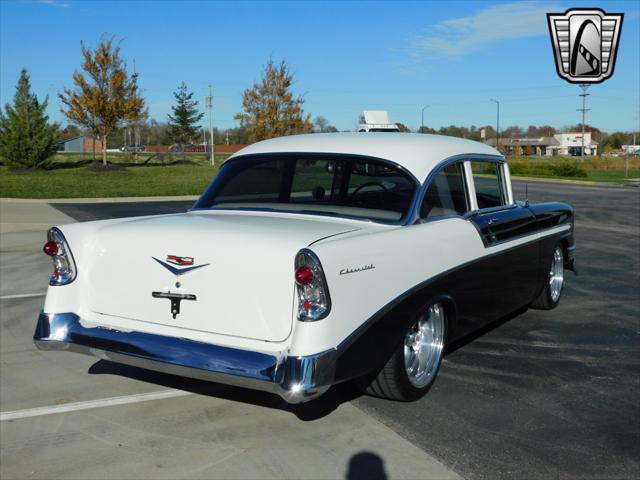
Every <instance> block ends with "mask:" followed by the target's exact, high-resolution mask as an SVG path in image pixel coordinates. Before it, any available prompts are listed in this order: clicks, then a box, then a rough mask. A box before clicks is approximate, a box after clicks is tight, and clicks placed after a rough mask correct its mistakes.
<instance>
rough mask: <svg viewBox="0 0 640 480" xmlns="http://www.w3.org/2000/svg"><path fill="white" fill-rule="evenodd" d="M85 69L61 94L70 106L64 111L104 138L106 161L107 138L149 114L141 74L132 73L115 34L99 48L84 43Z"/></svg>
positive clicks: (70, 117) (104, 161)
mask: <svg viewBox="0 0 640 480" xmlns="http://www.w3.org/2000/svg"><path fill="white" fill-rule="evenodd" d="M81 47H82V58H83V62H82V70H84V72H75V73H74V74H73V83H74V88H73V89H69V88H65V89H64V92H63V93H60V94H59V95H58V96H59V97H60V100H61V101H62V103H63V104H64V106H65V107H66V108H62V109H61V110H62V113H63V114H64V115H65V116H66V117H67V118H68V119H69V120H70V121H71V122H73V123H75V124H76V125H80V126H82V127H85V128H87V129H88V130H90V131H91V132H92V133H93V134H94V135H97V136H99V137H100V139H101V140H102V163H103V164H104V165H106V164H107V138H108V137H109V135H110V134H111V133H113V132H114V131H116V130H117V129H118V128H121V127H122V126H123V125H124V124H125V123H127V122H136V121H139V120H142V119H144V118H146V115H147V112H146V110H145V103H144V99H143V98H142V97H141V95H140V90H139V89H138V83H137V82H138V74H137V73H133V74H131V75H129V73H128V72H127V64H126V63H125V62H124V60H122V58H121V57H120V47H114V46H113V38H109V39H106V40H102V41H101V42H100V45H98V47H97V48H96V49H95V50H90V49H89V48H87V47H86V46H85V45H84V43H81Z"/></svg>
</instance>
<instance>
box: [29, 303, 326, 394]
mask: <svg viewBox="0 0 640 480" xmlns="http://www.w3.org/2000/svg"><path fill="white" fill-rule="evenodd" d="M33 339H34V343H35V344H36V346H37V347H38V348H39V349H40V350H69V351H73V352H77V353H83V354H87V355H93V356H96V357H98V358H102V359H105V360H110V361H114V362H117V363H124V364H127V365H132V366H135V367H141V368H146V369H149V370H155V371H161V372H165V373H170V374H173V375H181V376H185V377H191V378H197V379H201V380H206V381H213V382H218V383H223V384H227V385H235V386H238V387H245V388H251V389H255V390H262V391H266V392H271V393H276V394H278V395H280V396H281V397H282V398H283V399H284V400H286V401H287V402H289V403H300V402H306V401H309V400H313V399H314V398H316V397H318V396H320V395H322V394H323V393H324V392H325V391H327V390H328V389H329V387H330V386H331V385H332V384H333V381H334V376H335V362H336V351H335V350H333V349H332V350H327V351H325V352H321V353H318V354H316V355H309V356H304V357H296V356H292V357H287V356H286V355H284V354H283V355H280V356H275V355H270V354H266V353H261V352H253V351H248V350H240V349H236V348H229V347H223V346H220V345H212V344H207V343H202V342H196V341H194V340H187V339H184V338H174V337H166V336H162V335H156V334H151V333H143V332H122V331H118V330H113V329H110V328H106V327H100V326H96V327H87V326H83V325H82V321H81V319H80V317H79V316H78V315H76V314H75V313H56V314H49V313H45V312H41V313H40V316H39V317H38V323H37V326H36V330H35V333H34V335H33Z"/></svg>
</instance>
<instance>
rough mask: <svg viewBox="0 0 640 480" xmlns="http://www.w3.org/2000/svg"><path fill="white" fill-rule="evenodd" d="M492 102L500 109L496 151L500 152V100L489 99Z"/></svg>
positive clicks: (497, 122) (497, 118)
mask: <svg viewBox="0 0 640 480" xmlns="http://www.w3.org/2000/svg"><path fill="white" fill-rule="evenodd" d="M489 100H490V101H491V102H495V104H496V106H497V107H498V114H497V117H496V150H498V151H500V100H494V99H493V98H491V99H489Z"/></svg>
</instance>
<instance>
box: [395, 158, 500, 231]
mask: <svg viewBox="0 0 640 480" xmlns="http://www.w3.org/2000/svg"><path fill="white" fill-rule="evenodd" d="M465 161H475V162H502V163H506V161H507V160H506V159H505V158H504V157H503V156H502V155H487V154H480V153H478V154H474V153H463V154H460V155H453V156H451V157H448V158H445V159H444V160H442V161H441V162H440V163H438V164H437V165H436V166H435V167H433V169H432V170H431V171H430V172H429V175H427V178H426V179H425V180H424V182H423V183H422V185H420V188H419V189H418V191H417V192H416V194H415V195H414V197H413V204H412V205H411V208H410V210H409V214H408V215H407V216H406V220H405V222H404V225H411V224H413V223H420V205H421V204H422V199H423V198H424V196H425V194H426V192H427V188H429V184H430V183H431V180H432V179H433V177H435V176H436V175H437V174H438V173H439V172H440V170H442V169H443V168H445V167H447V166H448V165H451V164H452V163H456V162H465ZM468 188H469V187H468V185H467V192H468V193H469V190H468ZM467 213H469V212H467ZM461 217H462V215H461Z"/></svg>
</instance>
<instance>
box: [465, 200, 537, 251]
mask: <svg viewBox="0 0 640 480" xmlns="http://www.w3.org/2000/svg"><path fill="white" fill-rule="evenodd" d="M468 220H469V221H470V222H471V223H473V224H474V225H475V227H476V228H477V229H478V232H479V233H480V236H481V237H482V241H483V242H484V245H485V247H487V246H491V245H495V244H497V243H501V242H506V241H509V240H513V239H514V238H517V237H522V236H524V235H530V234H532V233H535V232H536V230H538V228H539V227H538V223H537V222H536V217H535V216H534V214H533V213H532V212H531V210H529V209H528V208H526V207H520V206H517V207H511V208H507V209H503V210H494V211H489V212H481V213H476V214H475V215H472V216H470V217H469V218H468Z"/></svg>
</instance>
